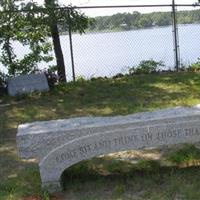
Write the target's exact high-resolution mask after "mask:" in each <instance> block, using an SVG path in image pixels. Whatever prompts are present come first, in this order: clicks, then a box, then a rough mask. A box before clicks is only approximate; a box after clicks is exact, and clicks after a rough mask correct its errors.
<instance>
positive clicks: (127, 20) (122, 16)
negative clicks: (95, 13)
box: [88, 9, 200, 31]
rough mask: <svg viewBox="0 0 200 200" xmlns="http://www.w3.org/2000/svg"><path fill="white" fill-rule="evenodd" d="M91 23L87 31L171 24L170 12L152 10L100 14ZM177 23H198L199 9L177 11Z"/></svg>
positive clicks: (199, 18) (199, 17) (199, 21)
mask: <svg viewBox="0 0 200 200" xmlns="http://www.w3.org/2000/svg"><path fill="white" fill-rule="evenodd" d="M91 21H92V23H90V26H89V28H88V31H104V30H111V31H112V30H113V31H115V30H131V29H140V28H150V27H154V26H168V25H172V23H173V20H172V13H171V12H153V13H147V14H142V13H140V12H137V11H134V12H133V13H117V14H114V15H112V16H101V17H95V18H92V19H91ZM177 23H178V24H191V23H200V9H198V10H192V11H178V12H177Z"/></svg>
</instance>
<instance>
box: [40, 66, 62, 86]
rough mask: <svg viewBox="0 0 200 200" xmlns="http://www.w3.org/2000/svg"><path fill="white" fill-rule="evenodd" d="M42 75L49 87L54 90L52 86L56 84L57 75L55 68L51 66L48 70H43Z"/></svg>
mask: <svg viewBox="0 0 200 200" xmlns="http://www.w3.org/2000/svg"><path fill="white" fill-rule="evenodd" d="M43 73H44V74H45V76H46V78H47V81H48V84H49V87H50V88H54V86H55V85H56V84H57V83H58V79H59V78H58V75H57V74H56V70H55V66H51V67H50V68H49V69H47V70H44V71H43Z"/></svg>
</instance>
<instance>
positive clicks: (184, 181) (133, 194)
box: [62, 158, 200, 200]
mask: <svg viewBox="0 0 200 200" xmlns="http://www.w3.org/2000/svg"><path fill="white" fill-rule="evenodd" d="M199 175H200V168H199V167H188V168H179V167H162V166H160V164H159V162H158V161H154V160H149V161H144V160H143V161H140V162H139V163H138V164H135V165H133V164H130V163H129V162H125V161H119V160H113V159H107V158H95V159H92V160H91V161H84V162H82V163H79V164H76V165H74V166H73V167H71V168H69V169H67V170H66V171H65V172H64V173H63V176H62V183H63V187H64V189H65V192H64V193H65V196H66V199H72V200H82V199H99V200H103V199H109V200H111V199H113V200H114V199H122V200H123V199H124V200H125V199H141V200H145V199H152V200H153V199H162V200H163V199H166V200H172V199H177V198H178V197H180V196H181V197H183V198H182V199H198V198H199V195H200V191H199V189H198V188H199V186H200V180H199V178H198V177H199ZM193 176H194V177H193Z"/></svg>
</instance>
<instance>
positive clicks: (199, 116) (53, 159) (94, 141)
mask: <svg viewBox="0 0 200 200" xmlns="http://www.w3.org/2000/svg"><path fill="white" fill-rule="evenodd" d="M199 141H200V107H198V106H196V107H191V108H185V107H178V108H173V109H164V110H159V111H155V112H144V113H138V114H134V115H128V116H116V117H82V118H71V119H63V120H53V121H46V122H35V123H30V124H22V125H20V126H19V127H18V133H17V146H18V150H19V154H20V156H21V157H22V158H37V159H38V161H39V166H40V175H41V180H42V186H43V187H44V188H46V189H48V190H49V191H50V192H52V191H57V190H60V189H61V186H60V177H61V175H62V173H63V171H64V170H65V169H66V168H68V167H70V166H72V165H74V164H75V163H78V162H80V161H82V160H86V159H90V158H92V157H95V156H99V155H103V154H108V153H113V152H119V151H123V150H134V149H144V148H148V147H160V146H162V145H173V144H180V143H196V142H199Z"/></svg>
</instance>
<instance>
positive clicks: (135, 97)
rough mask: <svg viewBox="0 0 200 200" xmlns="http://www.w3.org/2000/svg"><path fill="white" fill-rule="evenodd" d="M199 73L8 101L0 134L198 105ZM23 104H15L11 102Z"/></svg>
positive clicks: (106, 82)
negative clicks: (45, 123)
mask: <svg viewBox="0 0 200 200" xmlns="http://www.w3.org/2000/svg"><path fill="white" fill-rule="evenodd" d="M199 88H200V74H195V73H179V74H176V73H174V74H162V75H157V74H152V75H138V76H133V77H131V76H127V77H126V76H125V77H123V78H120V79H103V80H95V81H83V82H81V83H80V82H78V83H76V84H72V83H69V84H65V85H59V86H57V87H56V88H55V89H54V90H52V91H50V92H49V93H33V94H31V95H26V96H25V97H24V96H22V97H15V98H7V99H6V101H8V102H9V103H10V104H11V106H9V107H6V108H0V135H3V137H7V130H9V131H8V132H10V133H11V132H12V135H14V133H16V128H17V126H18V125H19V124H21V123H26V122H33V121H42V120H51V119H60V118H62V119H63V118H69V117H77V116H88V115H93V116H108V115H109V116H111V115H126V114H131V113H135V112H142V111H152V110H155V109H159V108H167V107H174V106H180V105H185V106H191V105H195V104H198V103H200V101H199V99H200V90H199ZM16 101H20V102H22V103H20V104H15V103H13V102H16Z"/></svg>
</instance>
